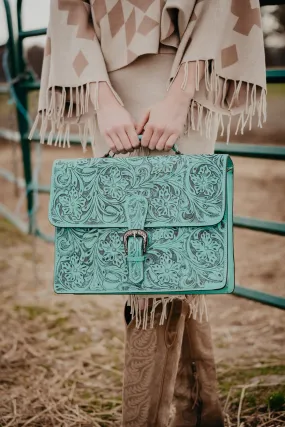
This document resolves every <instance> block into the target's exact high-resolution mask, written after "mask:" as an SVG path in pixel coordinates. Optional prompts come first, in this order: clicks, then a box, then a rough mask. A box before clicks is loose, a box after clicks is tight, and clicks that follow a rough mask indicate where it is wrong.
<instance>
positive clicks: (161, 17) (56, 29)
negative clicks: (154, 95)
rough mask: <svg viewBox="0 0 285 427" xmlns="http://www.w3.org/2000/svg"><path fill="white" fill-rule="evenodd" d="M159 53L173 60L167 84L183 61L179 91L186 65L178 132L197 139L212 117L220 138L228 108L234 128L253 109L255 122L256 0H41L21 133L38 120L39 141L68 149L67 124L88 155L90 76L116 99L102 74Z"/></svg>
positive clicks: (94, 96)
mask: <svg viewBox="0 0 285 427" xmlns="http://www.w3.org/2000/svg"><path fill="white" fill-rule="evenodd" d="M169 51H171V52H172V53H173V51H175V58H174V62H173V67H172V70H171V73H170V76H169V79H168V82H166V85H167V87H168V88H169V87H170V85H171V83H172V81H173V79H174V78H175V76H176V74H177V73H178V71H179V69H180V67H183V68H184V77H185V78H184V84H182V87H181V88H182V89H185V87H186V82H187V78H188V68H189V67H188V63H189V62H195V63H196V92H195V94H194V97H193V99H192V100H191V102H190V104H189V113H188V117H187V121H186V123H185V133H187V131H188V130H189V129H193V130H197V131H200V132H201V133H202V132H205V135H206V136H207V135H208V134H209V129H210V128H211V120H212V119H213V116H214V115H217V116H218V119H219V122H220V125H221V129H222V133H223V132H224V128H225V127H226V129H227V140H229V136H230V128H231V118H232V116H233V115H238V122H237V128H236V133H238V131H240V132H241V133H243V130H244V128H245V126H246V125H247V124H248V126H249V129H251V127H252V119H253V118H254V116H256V118H257V122H256V123H257V125H258V126H259V127H262V122H264V121H265V120H266V73H265V58H264V46H263V34H262V29H261V16H260V6H259V1H258V0H51V2H50V20H49V25H48V29H47V39H46V46H45V51H44V61H43V69H42V78H41V88H40V96H39V107H38V115H37V117H36V120H35V123H34V126H33V129H32V130H31V134H30V137H32V135H33V133H34V130H35V128H36V127H37V124H38V121H39V119H41V126H40V136H41V142H42V143H43V142H44V141H45V139H46V138H47V143H48V144H52V143H53V142H54V143H55V145H58V146H66V145H67V146H69V133H70V124H71V123H77V124H78V126H79V134H80V139H81V142H82V145H83V149H84V150H85V148H86V145H87V143H88V141H90V142H91V144H92V148H93V152H94V154H95V155H96V142H95V141H94V132H93V129H94V126H95V115H96V111H97V110H98V108H100V105H99V103H98V90H99V85H98V83H99V82H100V81H105V82H107V83H108V84H109V86H110V88H111V89H112V91H113V93H114V95H115V96H116V98H117V99H118V101H119V102H120V103H121V104H122V105H123V102H122V100H121V99H120V97H119V95H118V94H117V93H116V92H115V91H114V89H113V88H112V86H111V84H110V80H109V77H108V72H110V71H114V70H117V69H119V68H122V67H125V66H128V64H130V63H132V62H133V61H135V60H136V58H137V57H139V56H141V55H144V54H147V53H152V54H157V53H162V52H165V53H167V52H169ZM201 64H202V65H201ZM201 66H203V67H204V73H202V74H204V76H203V78H202V80H201V81H199V80H200V78H199V77H200V71H201V69H200V67H201ZM195 108H197V109H198V115H197V114H194V109H195ZM204 109H205V113H206V114H203V110H204ZM224 119H226V121H224Z"/></svg>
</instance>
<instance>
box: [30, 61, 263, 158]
mask: <svg viewBox="0 0 285 427" xmlns="http://www.w3.org/2000/svg"><path fill="white" fill-rule="evenodd" d="M204 64H205V70H204V77H205V86H206V90H207V92H213V94H214V105H215V104H216V103H217V99H218V95H219V94H220V93H222V99H221V105H222V108H224V109H225V110H226V112H225V113H221V112H217V111H212V110H210V109H209V108H206V107H204V106H203V105H201V104H199V103H198V102H197V101H195V100H194V99H193V100H191V102H190V105H189V110H188V115H187V120H186V126H185V132H184V134H186V135H189V133H190V130H191V129H193V130H196V131H198V132H200V133H201V134H203V130H204V129H205V135H206V138H211V129H212V121H213V120H218V123H219V127H220V128H221V136H223V135H224V132H225V129H226V135H227V143H229V140H230V132H231V121H232V115H231V106H232V105H233V103H234V102H235V100H238V98H239V94H240V90H241V87H242V85H243V84H245V85H246V105H245V108H244V110H243V111H242V112H241V113H240V114H239V115H237V116H238V122H237V127H236V131H235V135H237V133H238V132H239V131H240V132H241V134H243V133H244V129H245V126H246V125H247V124H248V127H249V130H251V128H252V119H253V117H254V116H255V115H256V113H257V117H258V123H257V125H258V127H262V123H264V122H265V121H266V89H261V95H260V97H259V99H258V100H257V85H255V84H250V83H248V82H243V81H241V80H240V81H234V85H235V90H234V93H233V96H232V99H231V102H230V103H229V106H228V110H227V107H226V105H225V101H226V98H227V81H228V80H227V79H224V83H223V87H221V83H222V80H221V78H220V76H219V75H218V74H216V72H215V61H214V60H205V61H204ZM183 65H184V78H183V82H182V84H181V89H182V90H185V89H186V87H187V82H188V77H189V65H188V62H185V63H183V64H181V66H183ZM200 67H201V64H200V61H199V60H197V61H196V73H195V88H196V91H199V85H200ZM179 69H180V67H179V68H178V70H177V73H176V75H177V74H178V71H179ZM176 75H175V77H176ZM173 80H174V79H172V80H171V81H170V82H169V84H168V86H167V90H169V88H170V86H171V84H172V82H173ZM95 83H96V84H95V85H92V92H93V93H92V92H91V85H90V83H87V84H84V85H81V86H78V87H76V88H74V87H73V88H72V87H68V88H66V87H62V90H61V93H60V94H59V95H60V96H56V90H55V86H53V87H51V88H49V89H48V90H47V93H46V105H47V107H46V108H45V109H44V110H41V111H39V112H38V114H37V116H36V118H35V121H34V124H33V127H32V129H31V131H30V134H29V139H32V138H33V135H34V133H35V130H36V128H37V126H38V122H39V120H40V119H41V127H40V142H41V143H42V144H44V142H45V140H46V138H47V144H48V145H52V144H53V142H54V145H55V146H58V147H66V146H67V147H70V125H71V124H74V123H75V124H76V123H77V124H78V128H79V136H80V141H81V144H82V147H83V150H84V151H86V146H87V143H88V141H90V143H91V146H92V150H93V154H94V153H95V140H94V129H95V126H96V113H97V111H98V109H99V82H98V81H97V82H95ZM106 83H107V84H108V85H109V87H110V89H111V90H112V92H113V94H114V96H115V97H116V99H117V100H118V102H119V103H120V104H121V105H124V104H123V101H122V100H121V98H120V97H119V95H118V94H117V93H116V92H115V90H114V89H113V87H112V85H111V84H110V83H109V82H108V81H107V82H106ZM74 92H75V94H74ZM67 93H69V100H70V102H69V109H68V111H67V112H66V99H67ZM91 100H92V101H91ZM90 101H91V102H92V104H93V105H94V114H90V115H89V116H88V118H86V119H85V120H84V121H83V122H82V123H80V118H81V116H82V115H84V114H86V113H90V111H88V110H89V105H90ZM195 109H196V111H197V112H198V114H194V113H195ZM195 116H196V119H195ZM225 117H227V118H228V119H227V124H225V123H224V119H225ZM48 129H49V133H48V135H46V132H47V131H48ZM94 155H95V154H94Z"/></svg>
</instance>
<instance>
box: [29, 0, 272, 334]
mask: <svg viewBox="0 0 285 427" xmlns="http://www.w3.org/2000/svg"><path fill="white" fill-rule="evenodd" d="M168 52H171V53H172V54H173V53H174V61H173V66H172V69H171V73H170V75H169V79H168V81H167V82H165V84H166V88H168V89H169V87H170V86H171V84H172V81H173V79H174V78H175V77H176V75H177V73H178V72H179V70H180V67H183V70H184V80H183V83H182V86H181V89H182V90H183V89H184V90H185V88H186V85H187V81H188V74H189V69H190V67H189V62H194V63H195V64H196V67H195V69H196V72H195V84H196V91H195V94H194V97H193V99H192V100H191V102H190V103H189V112H188V116H187V120H186V123H185V133H187V132H189V130H190V129H193V130H197V131H199V132H201V133H203V132H204V133H205V136H206V137H208V136H210V129H211V121H212V120H213V119H214V120H217V119H218V120H219V123H220V125H221V129H222V133H223V131H224V129H225V128H226V132H227V140H229V136H230V128H231V118H232V116H234V115H238V120H237V128H236V133H237V132H238V131H240V132H241V133H243V130H244V128H245V126H246V125H247V124H248V126H249V129H250V128H251V126H252V119H253V118H254V117H256V123H257V124H258V126H260V127H262V123H263V122H264V121H265V119H266V73H265V58H264V47H263V34H262V29H261V16H260V6H259V2H258V0H51V7H50V20H49V25H48V30H47V39H46V46H45V51H44V61H43V69H42V78H41V88H40V97H39V107H38V115H37V118H36V120H35V123H34V126H33V129H32V130H31V134H30V136H31V137H32V135H33V133H34V131H35V129H36V127H37V123H38V121H39V120H40V119H41V126H40V138H41V142H42V143H43V142H44V141H45V140H46V139H47V143H48V144H50V145H51V144H52V143H53V142H54V143H55V145H58V146H63V147H65V146H66V145H67V146H69V145H70V144H69V134H70V125H71V124H74V123H76V124H78V126H79V134H80V139H81V142H82V145H83V148H84V150H85V148H86V145H87V143H88V141H90V142H91V145H92V148H93V153H94V155H95V156H96V141H94V126H95V125H96V112H97V110H98V109H99V108H100V105H99V102H98V99H99V98H98V91H99V82H100V81H105V82H107V84H108V85H109V86H110V88H111V90H112V91H113V93H114V95H115V96H116V98H117V99H118V101H119V102H120V103H121V104H122V105H123V102H122V100H121V99H120V96H119V94H117V93H116V92H115V91H114V89H113V88H112V86H111V83H110V80H109V76H108V73H109V72H111V71H115V70H118V69H120V68H122V67H126V66H128V64H131V63H132V62H133V61H135V60H136V58H138V57H139V56H141V55H144V54H158V53H168ZM201 67H204V70H201ZM191 70H192V67H191ZM201 71H203V72H202V73H201ZM201 75H202V76H203V77H202V79H201V80H200V77H201ZM197 111H198V114H196V112H197ZM130 113H131V112H130ZM152 297H153V301H152V303H151V306H149V299H148V297H147V296H146V297H145V298H142V297H139V296H137V295H132V296H131V297H130V301H129V302H130V304H131V307H132V313H133V315H135V316H136V325H137V327H139V326H140V325H142V326H143V327H144V328H145V327H146V326H147V324H148V312H149V310H150V309H151V311H150V325H151V326H152V324H153V318H154V317H153V316H154V313H155V310H156V307H157V306H158V305H159V304H161V303H162V311H161V319H160V323H163V322H164V320H165V318H166V316H167V304H168V302H170V301H171V300H172V299H173V298H182V297H179V296H175V297H173V296H164V297H162V296H161V297H159V298H156V297H155V296H152ZM191 297H192V298H191ZM149 298H151V296H149ZM184 298H185V296H184ZM142 299H143V301H142ZM187 300H188V301H189V307H190V314H192V315H193V317H194V318H197V317H198V318H200V317H201V316H202V315H203V313H206V304H205V300H204V298H203V295H202V296H201V295H192V296H188V297H187ZM141 302H144V310H143V311H142V310H141V305H140V304H141Z"/></svg>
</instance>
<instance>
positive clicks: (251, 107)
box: [167, 60, 267, 144]
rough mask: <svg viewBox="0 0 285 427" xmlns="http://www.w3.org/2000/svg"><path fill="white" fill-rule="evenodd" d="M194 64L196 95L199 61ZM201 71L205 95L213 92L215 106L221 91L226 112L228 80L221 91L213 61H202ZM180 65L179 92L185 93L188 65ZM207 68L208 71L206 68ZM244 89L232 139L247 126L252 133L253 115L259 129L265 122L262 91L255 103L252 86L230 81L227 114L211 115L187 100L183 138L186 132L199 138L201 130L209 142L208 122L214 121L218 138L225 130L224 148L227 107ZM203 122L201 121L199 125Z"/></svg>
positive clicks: (227, 125)
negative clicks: (194, 131)
mask: <svg viewBox="0 0 285 427" xmlns="http://www.w3.org/2000/svg"><path fill="white" fill-rule="evenodd" d="M195 62H196V73H195V90H196V91H199V85H200V67H201V65H200V60H197V61H195ZM204 64H205V70H204V77H205V86H206V90H207V92H213V93H214V105H216V104H217V100H218V95H219V94H220V93H221V91H222V99H221V105H222V108H224V109H226V108H227V107H226V105H225V101H226V98H227V82H228V79H224V83H223V87H220V86H221V77H220V76H219V75H218V74H216V71H215V61H214V60H205V61H204ZM183 65H184V76H183V81H182V84H181V89H182V90H186V87H187V83H188V77H189V65H188V62H184V63H183V64H181V66H183ZM210 65H211V67H210ZM179 70H180V67H179V68H178V70H177V72H176V74H175V76H174V78H173V79H172V80H171V81H170V82H169V83H168V86H167V91H168V90H169V89H170V87H171V85H172V83H173V81H174V79H175V77H176V76H177V74H178V72H179ZM243 84H244V85H246V104H245V108H244V110H243V111H242V112H241V113H240V114H237V117H238V122H237V127H236V131H235V135H237V134H238V132H239V130H240V132H241V134H242V135H243V133H244V129H245V126H246V124H247V123H248V128H249V130H251V129H252V119H253V117H254V116H255V115H256V113H257V119H258V122H257V126H258V127H260V128H262V123H264V122H266V116H267V113H266V94H267V91H266V89H264V88H262V89H261V94H260V97H259V100H257V87H258V86H257V85H256V84H250V83H249V82H244V81H242V80H239V81H234V86H235V90H234V93H233V96H232V99H231V101H230V103H229V105H228V111H227V112H226V113H221V112H217V111H212V110H210V109H208V108H207V107H204V106H203V105H201V104H200V103H198V102H197V101H195V100H194V99H192V100H191V102H190V106H189V111H188V114H187V120H186V126H185V132H184V134H185V135H188V136H189V133H190V130H191V129H193V130H196V131H198V132H200V134H201V135H202V134H203V129H205V131H206V132H205V135H206V138H211V129H212V120H213V119H214V120H215V121H216V120H218V124H219V127H221V136H223V135H224V131H225V127H226V135H227V139H226V141H227V144H228V143H229V140H230V132H231V122H232V117H233V115H232V114H231V107H232V105H233V103H234V102H235V101H236V100H238V98H239V94H240V91H241V87H242V85H243ZM195 108H196V109H197V113H198V114H197V115H196V116H197V117H196V120H195V114H194V109H195ZM224 117H227V118H228V119H227V120H228V122H227V124H226V125H225V124H224ZM203 118H204V121H203Z"/></svg>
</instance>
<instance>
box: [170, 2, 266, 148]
mask: <svg viewBox="0 0 285 427" xmlns="http://www.w3.org/2000/svg"><path fill="white" fill-rule="evenodd" d="M177 1H178V3H177V5H179V6H180V7H179V12H178V13H177V20H176V27H177V28H178V30H177V33H178V34H179V45H178V49H177V53H176V56H175V60H174V64H173V67H172V70H171V75H170V78H169V87H170V86H171V84H172V82H173V80H174V78H175V77H176V75H177V73H178V72H179V69H180V67H183V68H184V80H183V82H184V84H182V86H184V88H185V85H186V82H187V81H188V77H189V70H190V67H189V63H190V62H194V63H195V65H196V71H195V89H196V91H195V95H194V98H193V100H192V102H191V105H190V110H189V117H188V120H187V126H188V129H189V128H192V129H195V130H198V131H200V132H203V131H204V130H205V133H206V135H207V134H208V132H207V129H210V128H211V120H212V119H213V118H214V116H218V120H219V122H220V124H221V128H222V133H223V130H224V129H226V130H227V140H229V137H230V131H231V119H232V116H234V115H238V122H237V128H236V133H238V132H239V131H240V132H241V133H243V130H244V128H245V126H246V125H248V126H249V129H251V128H252V125H253V119H254V118H256V124H257V126H259V127H262V123H263V122H265V121H266V92H267V90H266V68H265V54H264V43H263V33H262V27H261V13H260V5H259V2H258V1H255V0H252V1H251V2H250V1H248V0H231V1H228V0H211V2H208V1H204V0H191V1H190V2H189V3H188V5H186V3H184V2H183V0H177ZM166 3H167V2H166ZM170 3H171V2H170ZM189 12H190V14H189ZM173 28H175V23H174V25H173ZM192 69H193V67H191V70H192ZM182 88H183V87H182ZM194 109H196V110H198V114H197V112H196V113H195V114H194V112H193V110H194ZM204 113H206V114H204ZM202 117H205V120H204V121H202ZM195 118H196V119H195ZM195 120H196V121H195ZM224 120H225V125H224Z"/></svg>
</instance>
